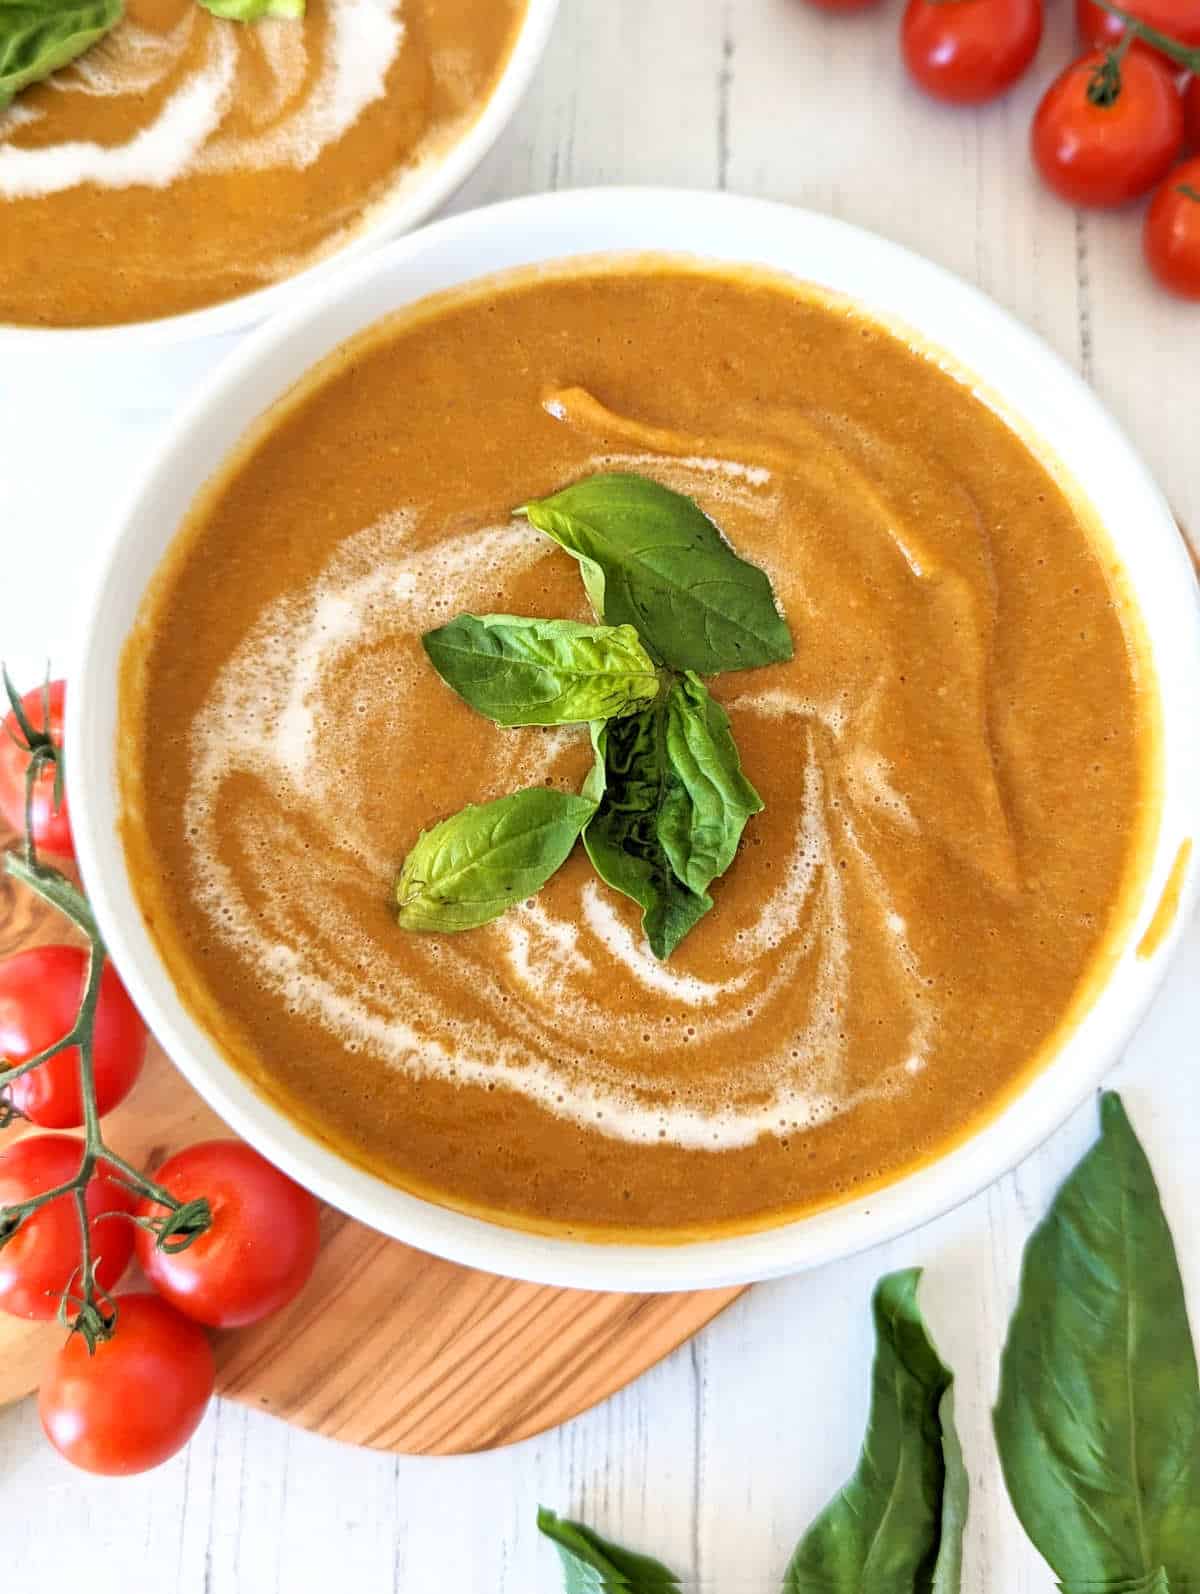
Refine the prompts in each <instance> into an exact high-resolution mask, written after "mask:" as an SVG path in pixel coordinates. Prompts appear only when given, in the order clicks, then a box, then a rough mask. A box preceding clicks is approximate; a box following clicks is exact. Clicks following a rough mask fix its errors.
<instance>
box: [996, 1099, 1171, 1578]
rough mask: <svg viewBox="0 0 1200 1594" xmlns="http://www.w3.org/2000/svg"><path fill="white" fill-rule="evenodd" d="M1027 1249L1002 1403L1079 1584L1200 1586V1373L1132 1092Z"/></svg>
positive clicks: (1052, 1553) (1049, 1541)
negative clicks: (1133, 1122)
mask: <svg viewBox="0 0 1200 1594" xmlns="http://www.w3.org/2000/svg"><path fill="white" fill-rule="evenodd" d="M1100 1120H1101V1135H1100V1139H1099V1141H1098V1142H1097V1143H1096V1145H1094V1146H1093V1147H1092V1149H1091V1150H1090V1151H1089V1152H1088V1154H1087V1155H1086V1156H1085V1157H1084V1159H1083V1160H1082V1162H1080V1163H1079V1165H1078V1167H1077V1168H1076V1169H1075V1170H1074V1172H1073V1173H1072V1174H1071V1175H1070V1176H1069V1178H1068V1179H1067V1181H1066V1183H1065V1184H1064V1185H1063V1186H1062V1188H1061V1189H1060V1190H1059V1192H1058V1194H1057V1196H1056V1197H1055V1199H1054V1204H1053V1205H1052V1207H1051V1208H1050V1212H1049V1215H1048V1216H1047V1218H1046V1220H1045V1222H1043V1223H1042V1224H1041V1226H1040V1227H1039V1228H1038V1229H1036V1230H1035V1231H1034V1234H1033V1236H1032V1237H1031V1239H1030V1241H1029V1244H1028V1245H1027V1246H1026V1248H1025V1260H1024V1264H1023V1267H1022V1270H1021V1293H1020V1298H1019V1300H1018V1302H1017V1309H1016V1311H1015V1313H1014V1314H1013V1319H1012V1322H1011V1324H1010V1325H1009V1330H1008V1341H1007V1343H1006V1345H1005V1348H1004V1358H1003V1361H1002V1364H1001V1374H1000V1395H999V1399H998V1401H997V1404H996V1410H995V1428H996V1439H997V1443H998V1445H999V1449H1000V1460H1001V1464H1002V1466H1003V1468H1004V1478H1005V1482H1006V1483H1007V1485H1008V1492H1009V1494H1010V1496H1011V1497H1012V1502H1013V1505H1014V1507H1015V1508H1016V1512H1017V1515H1018V1516H1019V1517H1020V1519H1021V1522H1022V1524H1023V1526H1024V1528H1025V1531H1026V1533H1028V1535H1029V1537H1030V1538H1031V1539H1032V1540H1033V1543H1034V1544H1035V1545H1036V1547H1037V1549H1038V1550H1039V1551H1040V1552H1041V1554H1042V1555H1043V1556H1044V1557H1045V1559H1046V1560H1047V1561H1048V1562H1049V1563H1050V1565H1051V1567H1052V1568H1053V1569H1054V1572H1055V1574H1056V1575H1057V1577H1058V1578H1059V1579H1060V1581H1061V1582H1062V1584H1063V1586H1064V1587H1065V1588H1068V1589H1070V1590H1080V1589H1081V1588H1083V1587H1086V1585H1087V1584H1089V1583H1092V1584H1099V1585H1102V1586H1106V1587H1107V1588H1110V1589H1113V1588H1115V1589H1123V1588H1129V1589H1137V1590H1142V1589H1149V1588H1154V1587H1155V1586H1156V1585H1155V1583H1154V1579H1155V1578H1156V1577H1161V1576H1162V1575H1164V1574H1165V1577H1166V1580H1167V1582H1168V1584H1169V1586H1170V1588H1171V1590H1172V1591H1175V1594H1182V1591H1185V1590H1192V1589H1196V1590H1200V1378H1198V1377H1197V1371H1196V1354H1195V1347H1194V1345H1193V1341H1192V1333H1191V1328H1190V1327H1189V1324H1188V1317H1187V1307H1186V1304H1185V1301H1184V1294H1183V1284H1182V1281H1181V1279H1180V1276H1179V1267H1178V1264H1177V1262H1176V1259H1175V1247H1174V1245H1173V1243H1172V1240H1171V1231H1170V1230H1169V1228H1168V1227H1167V1221H1166V1218H1165V1217H1164V1215H1163V1210H1162V1206H1161V1204H1160V1202H1159V1196H1158V1188H1157V1186H1156V1185H1155V1182H1154V1175H1153V1173H1152V1172H1151V1170H1150V1164H1149V1163H1148V1162H1147V1160H1146V1154H1145V1152H1144V1151H1143V1150H1142V1147H1141V1145H1140V1144H1139V1142H1138V1139H1137V1136H1136V1135H1135V1134H1134V1132H1133V1129H1132V1127H1131V1126H1130V1123H1129V1119H1128V1118H1127V1117H1126V1115H1125V1109H1124V1107H1123V1106H1122V1104H1121V1101H1120V1098H1119V1097H1117V1096H1115V1095H1111V1094H1107V1095H1105V1096H1104V1097H1103V1098H1102V1101H1101V1105H1100Z"/></svg>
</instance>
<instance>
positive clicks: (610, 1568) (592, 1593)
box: [538, 1506, 680, 1594]
mask: <svg viewBox="0 0 1200 1594" xmlns="http://www.w3.org/2000/svg"><path fill="white" fill-rule="evenodd" d="M538 1528H539V1529H540V1530H541V1532H542V1533H544V1534H545V1535H546V1537H547V1538H548V1539H551V1540H553V1542H554V1547H555V1549H557V1551H558V1553H559V1555H560V1557H561V1558H562V1564H563V1576H564V1579H565V1581H564V1585H563V1586H564V1589H565V1594H609V1591H610V1590H613V1591H615V1594H621V1591H622V1590H624V1591H626V1594H658V1591H659V1590H662V1589H676V1588H679V1587H680V1582H679V1579H678V1578H677V1577H676V1576H675V1574H674V1572H670V1571H668V1570H667V1568H666V1567H665V1566H663V1564H662V1562H661V1561H655V1560H652V1559H651V1558H650V1556H648V1555H637V1554H635V1553H634V1551H632V1550H625V1549H622V1548H621V1546H620V1545H619V1544H613V1543H611V1542H610V1541H609V1540H608V1539H602V1538H601V1537H600V1535H599V1534H598V1533H593V1532H592V1530H591V1528H589V1527H585V1526H584V1524H583V1523H582V1522H568V1521H566V1520H565V1519H564V1518H562V1517H558V1516H555V1514H554V1512H553V1511H547V1510H546V1508H545V1507H544V1506H542V1507H541V1508H540V1509H539V1511H538Z"/></svg>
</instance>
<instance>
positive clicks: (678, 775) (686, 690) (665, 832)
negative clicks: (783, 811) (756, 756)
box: [658, 670, 763, 896]
mask: <svg viewBox="0 0 1200 1594" xmlns="http://www.w3.org/2000/svg"><path fill="white" fill-rule="evenodd" d="M666 753H667V759H668V762H669V765H670V772H671V777H672V778H671V779H670V781H669V782H668V785H667V789H666V791H665V793H664V796H663V802H662V807H661V809H660V810H659V816H658V834H659V839H660V840H661V842H662V844H663V849H664V851H665V852H666V854H667V857H668V858H669V859H670V861H671V868H672V870H673V871H674V873H675V876H676V878H677V879H679V880H681V881H682V882H683V884H684V885H685V886H687V887H688V888H689V889H690V890H692V891H694V892H695V893H696V894H697V896H703V895H704V893H705V892H706V891H707V890H708V888H709V886H710V885H711V884H712V882H713V881H714V880H715V879H716V878H717V877H718V876H719V875H723V874H724V873H725V871H726V869H728V868H729V865H730V864H731V863H732V862H733V855H734V853H735V852H736V851H737V846H738V842H739V841H740V840H741V837H742V831H743V830H744V829H745V827H746V821H747V819H749V817H750V815H751V814H757V813H759V812H761V810H762V805H763V803H762V798H761V797H760V796H759V795H758V793H757V792H756V791H755V789H754V787H753V786H752V785H751V784H750V782H749V781H748V780H747V779H746V777H745V775H743V774H742V765H741V760H740V759H739V758H738V750H737V748H736V746H735V745H734V741H733V734H732V732H731V731H730V729H729V716H728V715H727V714H726V712H725V710H724V709H723V708H722V707H721V705H720V704H719V703H718V702H717V701H716V699H715V698H713V697H712V696H711V695H710V694H709V691H708V688H707V687H706V686H705V685H704V683H703V682H702V681H700V680H699V679H698V678H697V676H695V675H694V674H693V673H692V672H691V671H690V670H689V671H688V673H687V675H686V676H685V677H684V678H683V680H681V681H677V682H676V683H675V685H674V686H673V687H672V688H671V690H670V692H669V693H668V694H667V703H666Z"/></svg>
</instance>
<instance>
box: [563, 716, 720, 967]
mask: <svg viewBox="0 0 1200 1594" xmlns="http://www.w3.org/2000/svg"><path fill="white" fill-rule="evenodd" d="M592 744H593V746H594V747H595V749H596V764H595V767H594V769H593V770H592V772H591V774H590V775H589V776H588V779H587V781H586V782H585V784H584V788H583V791H584V796H585V797H588V798H591V799H593V800H594V801H595V802H597V803H598V805H599V806H598V807H597V809H596V812H595V814H594V815H593V816H592V818H591V819H590V820H589V821H588V823H587V827H586V828H585V830H584V832H583V844H584V846H585V847H586V848H587V852H588V857H589V858H590V859H591V860H592V864H593V866H594V867H595V869H596V872H597V874H599V876H600V877H601V879H602V880H605V881H607V883H608V884H609V885H610V886H612V887H613V889H614V890H616V891H620V892H623V893H624V895H625V896H627V897H632V899H633V900H634V902H636V903H637V904H638V906H639V907H640V908H641V910H642V928H643V930H644V931H645V933H646V939H647V941H649V943H650V949H651V951H652V952H653V953H654V955H655V957H658V958H668V957H670V955H671V953H672V952H673V951H674V950H675V948H676V947H677V946H678V945H679V943H680V941H682V940H683V938H684V936H685V935H686V934H687V933H688V931H689V930H690V929H691V928H692V926H693V925H694V924H695V923H696V922H697V920H699V919H702V918H703V917H704V915H705V914H706V913H707V912H708V910H709V909H710V908H711V907H712V898H711V897H709V896H705V895H704V894H702V893H698V892H695V891H692V890H691V889H690V888H689V887H688V886H686V885H684V884H683V882H682V881H681V880H679V879H678V878H677V877H676V875H675V872H674V870H673V869H672V867H671V860H670V858H669V857H668V855H667V850H666V848H665V847H664V846H663V843H662V838H661V836H660V835H659V829H658V822H659V814H660V812H661V810H662V806H663V803H664V801H665V800H666V797H667V794H668V792H669V790H670V789H671V784H672V778H673V777H672V775H671V771H670V765H669V761H668V757H667V751H666V705H665V703H664V701H663V700H662V699H661V698H660V699H659V701H658V702H657V703H655V704H654V705H653V707H651V708H648V709H643V710H642V712H641V713H639V714H630V715H629V716H628V717H627V718H625V719H617V720H607V721H606V722H604V723H603V724H599V723H593V725H592Z"/></svg>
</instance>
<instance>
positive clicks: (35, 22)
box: [0, 0, 123, 110]
mask: <svg viewBox="0 0 1200 1594" xmlns="http://www.w3.org/2000/svg"><path fill="white" fill-rule="evenodd" d="M122 10H123V6H122V0H0V110H3V109H4V107H5V106H6V105H8V104H9V103H10V101H11V100H12V98H13V96H14V95H16V94H19V93H20V91H21V90H22V89H24V88H28V87H29V85H30V84H31V83H40V82H41V80H42V79H43V78H47V77H49V76H50V74H51V72H57V71H58V69H59V67H63V66H67V65H69V63H70V62H72V61H73V60H74V59H75V57H76V56H78V55H82V54H83V52H84V51H85V50H90V49H91V47H92V45H93V44H95V43H96V42H97V40H99V39H102V38H103V37H104V35H105V34H106V33H107V32H109V30H110V29H111V28H113V27H115V26H116V24H117V23H118V22H119V21H120V20H121V13H122Z"/></svg>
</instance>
